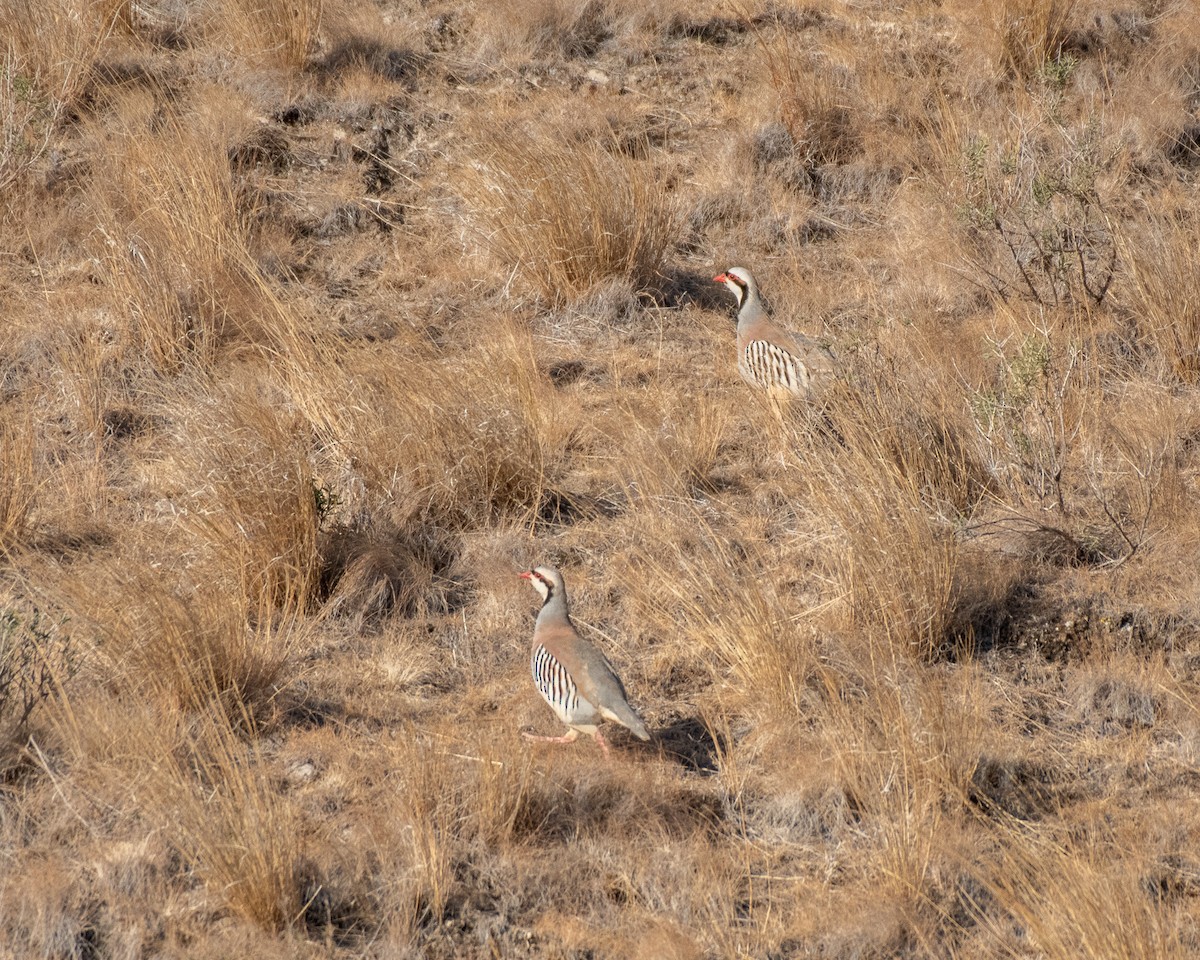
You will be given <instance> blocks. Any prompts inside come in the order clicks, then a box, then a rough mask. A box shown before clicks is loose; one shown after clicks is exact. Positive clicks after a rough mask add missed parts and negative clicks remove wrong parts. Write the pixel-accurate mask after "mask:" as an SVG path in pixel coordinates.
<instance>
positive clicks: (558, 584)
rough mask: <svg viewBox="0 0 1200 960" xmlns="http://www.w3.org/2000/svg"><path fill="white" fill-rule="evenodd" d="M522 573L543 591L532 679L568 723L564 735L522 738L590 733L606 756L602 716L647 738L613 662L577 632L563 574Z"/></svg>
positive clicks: (566, 738) (546, 739)
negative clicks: (568, 606)
mask: <svg viewBox="0 0 1200 960" xmlns="http://www.w3.org/2000/svg"><path fill="white" fill-rule="evenodd" d="M521 576H522V577H523V578H524V579H526V580H528V581H529V582H530V583H531V584H533V587H534V589H535V590H537V592H538V593H540V594H541V595H542V609H541V610H540V611H539V612H538V617H537V624H536V625H535V627H534V630H533V651H532V654H531V656H530V660H529V665H530V668H531V669H532V671H533V682H534V683H535V684H537V688H538V690H540V691H541V694H542V697H543V698H544V699H545V701H546V702H547V703H548V704H550V706H551V707H552V708H553V709H554V712H555V713H556V714H558V719H559V720H561V721H562V722H563V723H565V724H566V725H567V726H568V727H570V730H569V731H568V732H567V733H566V734H564V735H563V736H561V737H539V736H535V735H534V734H531V733H523V734H522V736H524V737H525V739H526V740H540V741H543V742H545V743H571V742H573V741H574V740H575V738H576V737H578V736H579V735H580V734H581V733H589V734H591V735H592V736H593V737H595V738H596V742H597V743H598V744H600V749H602V750H603V751H604V755H605V756H608V743H607V742H606V741H605V739H604V736H603V734H601V733H600V728H599V724H600V721H601V720H612V721H613V722H615V723H619V724H621V726H623V727H627V728H628V729H630V730H631V731H633V734H634V736H636V737H638V738H640V739H642V740H649V739H650V734H649V733H647V732H646V725H645V724H644V723H642V721H641V718H640V717H639V716H638V715H637V714H636V713H634V711H633V707H631V706H630V705H629V701H628V700H627V699H626V697H625V687H624V686H623V685H622V684H621V678H620V677H618V676H617V674H616V671H615V670H613V668H612V664H610V663H609V662H608V660H607V659H606V658H605V656H604V654H603V653H601V652H600V651H599V650H598V649H597V648H596V647H594V646H593V645H592V644H590V643H588V642H587V641H586V640H584V639H583V637H581V636H580V635H579V632H578V631H577V630H576V629H575V624H573V623H572V622H571V614H570V613H569V612H568V610H567V591H566V588H565V587H564V586H563V578H562V574H561V573H559V572H558V571H557V570H555V569H554V568H553V567H534V568H533V569H532V570H527V571H526V572H525V573H522V574H521Z"/></svg>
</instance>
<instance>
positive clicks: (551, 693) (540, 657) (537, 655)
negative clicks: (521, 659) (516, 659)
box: [530, 643, 579, 717]
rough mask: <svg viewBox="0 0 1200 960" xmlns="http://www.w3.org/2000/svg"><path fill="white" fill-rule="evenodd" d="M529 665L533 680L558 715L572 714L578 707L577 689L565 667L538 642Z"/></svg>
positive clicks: (567, 715)
mask: <svg viewBox="0 0 1200 960" xmlns="http://www.w3.org/2000/svg"><path fill="white" fill-rule="evenodd" d="M530 666H531V667H532V669H533V682H534V683H536V684H537V688H538V689H539V690H540V691H541V692H542V696H543V697H545V698H546V701H547V702H548V703H549V704H550V705H551V706H552V707H554V709H555V710H556V711H558V713H559V714H560V716H563V717H569V716H572V715H573V714H574V713H575V711H576V710H577V709H578V708H579V689H578V688H577V687H576V686H575V681H574V680H572V679H571V675H570V674H569V673H567V671H566V668H565V667H563V665H562V664H561V663H559V662H558V661H557V660H556V659H555V658H554V657H553V656H552V655H551V654H550V652H549V651H548V650H547V649H546V648H545V647H543V646H542V645H541V644H540V643H539V644H538V645H537V646H536V647H534V648H533V656H532V657H531V658H530Z"/></svg>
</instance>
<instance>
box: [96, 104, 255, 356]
mask: <svg viewBox="0 0 1200 960" xmlns="http://www.w3.org/2000/svg"><path fill="white" fill-rule="evenodd" d="M158 109H159V108H158V107H157V106H156V105H155V104H154V103H153V99H152V98H150V97H143V96H139V95H134V96H133V97H131V98H129V100H127V101H126V102H125V103H124V105H123V115H124V117H126V118H127V119H126V120H125V122H124V124H123V125H122V126H121V127H120V128H119V129H118V131H117V132H116V133H115V134H114V135H112V136H111V137H106V139H107V140H108V142H107V144H106V151H105V164H104V167H103V168H102V169H100V170H98V171H97V174H96V176H95V178H94V179H93V180H92V184H91V189H90V205H91V207H92V210H93V211H94V215H95V218H96V234H95V240H96V242H97V250H96V253H97V259H98V260H99V262H100V264H101V267H102V269H103V274H104V276H105V278H106V281H107V285H108V287H109V289H110V291H111V295H112V300H113V303H112V307H113V310H114V312H115V313H116V314H117V315H118V316H120V317H122V318H124V322H125V324H127V330H128V334H127V335H128V337H129V341H130V343H131V345H132V347H133V348H134V350H136V351H137V352H139V353H141V354H143V355H144V356H145V357H146V359H147V360H148V361H149V363H150V364H151V365H152V367H153V368H154V369H155V370H157V371H159V372H161V373H163V374H166V375H175V374H178V373H179V372H180V371H181V370H183V369H184V368H185V367H187V366H190V365H194V366H198V367H201V368H204V367H207V366H209V365H211V364H212V362H213V360H214V359H215V357H216V355H217V352H218V350H219V349H220V348H221V346H222V345H223V344H225V343H227V342H228V341H229V340H230V339H231V338H234V337H236V336H238V335H241V336H243V337H244V336H245V335H246V334H248V333H249V332H250V331H251V330H252V329H254V327H255V319H256V317H255V314H256V312H257V311H258V310H259V309H261V303H260V299H261V289H260V286H259V281H258V278H257V276H256V271H255V268H254V266H253V262H252V260H251V258H250V255H249V252H248V248H247V243H248V232H247V231H248V221H247V213H248V211H247V210H245V209H244V208H243V207H242V206H241V204H240V201H239V198H238V196H237V194H236V193H235V189H234V184H233V180H232V175H231V171H230V164H229V160H228V157H227V155H226V139H227V136H228V132H227V130H226V127H225V124H224V122H223V121H222V119H221V118H220V116H219V113H218V114H217V115H216V116H214V117H211V118H203V119H202V118H201V117H199V116H190V117H183V116H180V115H178V114H175V113H173V112H172V108H170V107H166V108H163V109H164V110H165V112H166V113H167V115H166V117H165V118H163V117H159V116H158V115H157V114H156V112H155V111H157V110H158ZM96 135H97V136H102V135H103V134H102V132H101V131H100V130H99V129H97V131H96Z"/></svg>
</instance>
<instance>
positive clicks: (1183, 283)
mask: <svg viewBox="0 0 1200 960" xmlns="http://www.w3.org/2000/svg"><path fill="white" fill-rule="evenodd" d="M1118 246H1119V249H1120V252H1121V258H1122V260H1123V261H1124V262H1125V265H1126V269H1127V274H1128V279H1127V280H1125V282H1124V283H1122V284H1121V285H1120V287H1119V288H1118V289H1119V294H1120V297H1121V299H1122V301H1124V302H1126V303H1127V304H1128V305H1129V307H1130V309H1131V311H1132V313H1133V316H1135V317H1136V318H1137V321H1138V327H1139V332H1140V333H1141V334H1142V336H1143V337H1144V338H1145V340H1146V341H1147V342H1148V343H1149V344H1150V345H1151V346H1152V347H1153V348H1154V350H1155V351H1156V352H1157V353H1158V355H1159V356H1160V357H1161V358H1162V359H1163V361H1164V362H1165V363H1166V364H1167V366H1168V367H1169V369H1170V371H1171V373H1172V374H1173V375H1174V376H1175V377H1177V378H1178V379H1179V380H1180V381H1182V382H1183V383H1189V384H1193V383H1196V382H1197V380H1200V273H1198V272H1197V270H1196V250H1197V249H1198V248H1200V227H1197V225H1196V222H1195V219H1194V218H1192V217H1183V216H1169V215H1168V216H1156V217H1153V218H1150V219H1147V220H1146V221H1145V222H1143V223H1140V224H1138V225H1137V226H1132V227H1130V228H1129V229H1127V230H1125V231H1123V232H1122V233H1121V234H1120V235H1119V236H1118Z"/></svg>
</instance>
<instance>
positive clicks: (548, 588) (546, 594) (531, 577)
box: [521, 567, 554, 602]
mask: <svg viewBox="0 0 1200 960" xmlns="http://www.w3.org/2000/svg"><path fill="white" fill-rule="evenodd" d="M521 576H523V577H524V578H525V579H526V580H528V581H529V582H530V583H531V584H533V589H535V590H536V591H537V592H538V593H539V594H541V597H542V600H543V602H544V601H546V600H548V599H550V594H551V592H552V591H553V589H554V575H553V573H552V572H551V571H550V570H547V569H546V568H545V567H534V568H533V569H532V570H530V571H529V572H528V573H523V574H521Z"/></svg>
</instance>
